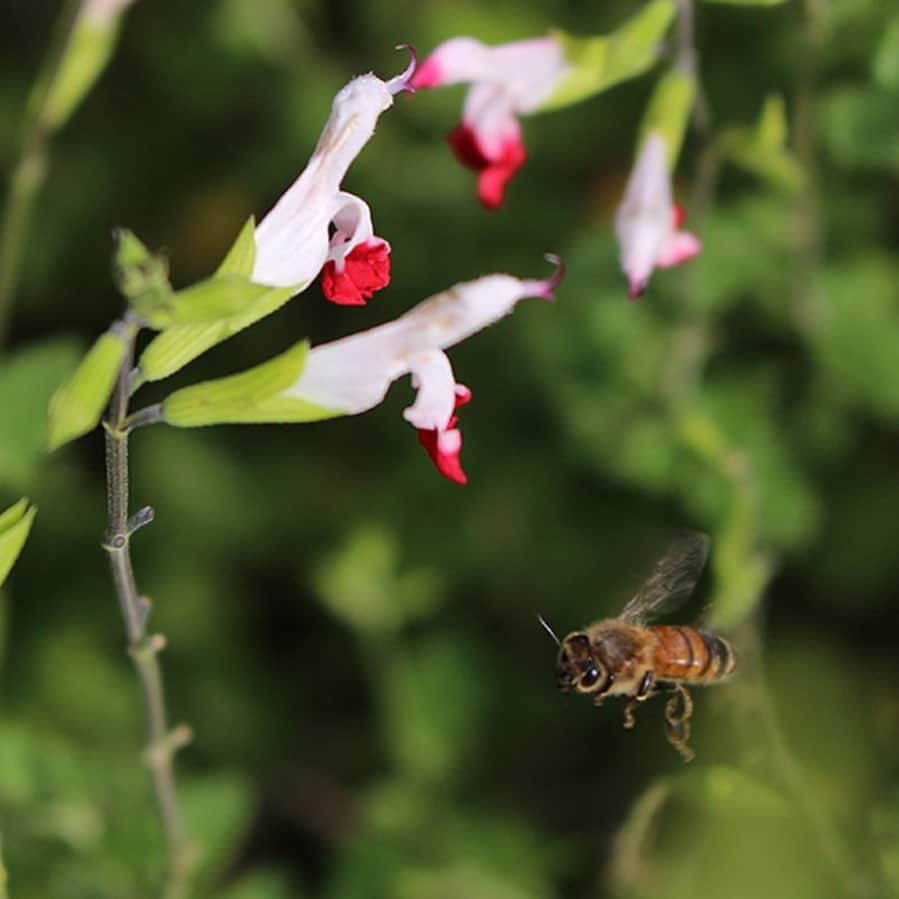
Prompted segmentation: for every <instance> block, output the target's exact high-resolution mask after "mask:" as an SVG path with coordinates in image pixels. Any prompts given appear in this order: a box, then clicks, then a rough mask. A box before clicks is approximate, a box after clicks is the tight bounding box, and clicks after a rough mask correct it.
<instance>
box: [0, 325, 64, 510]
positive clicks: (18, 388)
mask: <svg viewBox="0 0 899 899" xmlns="http://www.w3.org/2000/svg"><path fill="white" fill-rule="evenodd" d="M80 355H81V351H80V348H79V347H78V345H77V343H76V342H75V341H73V340H68V339H55V340H49V341H40V342H35V343H32V344H29V345H27V346H24V347H22V348H21V349H18V350H16V351H15V352H13V353H11V354H10V355H9V356H8V357H6V358H5V359H4V361H3V365H2V366H0V409H2V410H3V413H2V415H0V484H3V485H4V486H7V487H9V488H11V489H13V490H15V491H16V492H25V491H27V490H30V489H31V488H32V485H33V483H34V478H35V475H36V473H37V467H38V463H39V461H40V460H41V458H42V457H43V453H44V450H45V449H46V446H47V428H48V420H47V405H48V404H49V402H50V397H51V396H52V395H53V392H54V391H55V390H56V388H57V387H58V386H59V384H60V383H61V382H62V381H63V380H64V379H65V377H66V375H67V374H69V372H71V371H72V370H73V369H74V368H75V366H76V365H77V364H78V359H79V356H80Z"/></svg>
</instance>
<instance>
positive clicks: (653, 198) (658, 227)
mask: <svg viewBox="0 0 899 899" xmlns="http://www.w3.org/2000/svg"><path fill="white" fill-rule="evenodd" d="M682 224H683V212H682V210H681V208H680V207H679V206H676V205H675V203H674V201H673V199H672V191H671V173H670V170H669V168H668V160H667V147H666V144H665V138H664V137H663V136H662V134H661V133H660V132H659V131H650V132H649V134H648V135H647V137H646V139H645V140H644V142H643V145H642V147H641V148H640V153H639V155H638V156H637V161H636V163H635V165H634V168H633V170H632V171H631V174H630V178H629V179H628V182H627V187H626V188H625V191H624V199H623V200H622V201H621V204H620V205H619V207H618V211H617V212H616V214H615V233H616V235H617V237H618V244H619V247H620V252H621V268H622V269H623V270H624V273H625V275H627V280H628V296H630V298H631V299H632V300H633V299H636V298H637V297H639V296H642V295H643V293H644V291H645V290H646V286H647V285H648V284H649V279H650V276H651V275H652V273H653V270H654V269H656V268H670V267H671V266H674V265H678V264H679V263H681V262H684V261H685V260H687V259H690V258H691V257H692V256H695V255H696V254H697V253H698V252H699V251H700V250H701V249H702V244H701V242H700V240H699V238H698V237H697V236H696V235H695V234H692V233H691V232H689V231H682V230H680V226H681V225H682Z"/></svg>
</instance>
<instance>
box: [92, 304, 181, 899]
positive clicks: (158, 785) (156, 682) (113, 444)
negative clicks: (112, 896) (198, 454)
mask: <svg viewBox="0 0 899 899" xmlns="http://www.w3.org/2000/svg"><path fill="white" fill-rule="evenodd" d="M117 327H118V328H119V329H120V331H121V333H122V334H123V336H124V338H125V341H126V346H127V351H126V353H125V358H124V359H123V360H122V365H121V367H120V369H119V374H118V379H117V381H116V386H115V390H114V392H113V395H112V399H111V401H110V404H109V411H108V413H107V416H106V418H105V420H104V427H105V429H106V498H107V509H108V514H109V528H108V530H107V532H106V536H105V539H104V541H103V548H104V549H105V550H106V551H107V553H108V554H109V560H110V564H111V566H112V578H113V581H114V583H115V588H116V594H117V595H118V600H119V608H120V610H121V613H122V620H123V622H124V624H125V633H126V635H127V639H128V654H129V655H130V656H131V659H132V661H133V663H134V667H135V670H136V672H137V676H138V680H139V681H140V685H141V690H142V692H143V696H144V706H145V708H146V716H147V735H148V744H147V747H146V751H145V753H144V758H145V761H146V763H147V765H148V767H149V768H150V773H151V776H152V779H153V790H154V793H155V795H156V805H157V809H158V812H159V817H160V820H161V822H162V827H163V830H164V832H165V839H166V847H167V862H168V865H167V867H168V871H167V880H166V887H165V893H164V895H165V897H166V899H180V897H183V896H185V895H186V894H187V887H188V882H189V880H190V874H191V869H192V867H193V858H194V850H193V846H192V844H191V842H190V839H189V838H188V835H187V831H186V829H185V826H184V819H183V816H182V814H181V809H180V806H179V803H178V796H177V792H176V789H175V772H174V767H173V757H174V754H175V752H176V750H177V749H178V748H179V747H180V746H182V745H184V743H186V742H187V741H188V740H189V739H190V732H189V730H188V729H187V728H186V727H184V726H181V727H178V728H175V729H174V730H169V727H168V723H167V713H166V703H165V690H164V688H163V681H162V670H161V668H160V665H159V658H158V656H159V652H160V650H162V649H163V648H164V646H165V640H164V639H163V637H162V636H160V635H159V634H155V635H148V634H147V627H146V625H147V615H148V613H149V610H150V603H149V600H147V599H146V598H144V597H142V596H140V594H139V593H138V591H137V583H136V581H135V578H134V568H133V566H132V563H131V535H132V534H133V533H134V531H136V530H137V529H138V528H140V527H142V526H143V525H145V524H148V523H149V522H150V521H151V520H152V517H153V512H152V509H150V508H149V507H145V508H143V509H141V510H140V511H138V512H137V513H135V514H134V515H133V516H130V517H129V514H128V496H129V493H128V472H129V469H128V436H129V433H130V430H131V428H129V427H128V426H127V419H128V382H129V373H130V371H131V364H132V360H133V354H134V340H135V337H136V335H137V325H136V324H135V323H134V322H133V321H132V320H129V319H125V320H124V321H123V322H121V323H119V325H118V326H117Z"/></svg>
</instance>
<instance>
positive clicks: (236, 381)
mask: <svg viewBox="0 0 899 899" xmlns="http://www.w3.org/2000/svg"><path fill="white" fill-rule="evenodd" d="M308 352H309V343H308V341H303V342H301V343H298V344H296V345H295V346H293V347H291V348H290V349H289V350H287V351H286V352H284V353H282V354H281V355H280V356H276V357H275V358H274V359H270V360H269V361H268V362H264V363H262V365H257V366H256V367H255V368H251V369H249V370H248V371H245V372H241V373H240V374H237V375H231V376H230V377H227V378H217V379H216V380H213V381H204V382H202V383H200V384H194V385H192V386H190V387H185V388H183V389H182V390H176V391H175V392H174V393H172V394H171V395H170V396H168V397H167V398H166V400H165V401H164V402H163V404H162V414H163V418H164V420H165V421H166V422H168V424H170V425H174V426H175V427H179V428H198V427H204V426H207V425H218V424H267V423H282V424H283V423H290V422H309V421H320V420H321V419H324V418H334V417H336V416H339V415H342V414H343V413H342V412H341V411H339V410H335V409H325V408H323V407H321V406H316V405H315V404H314V403H310V402H307V401H306V400H303V399H300V398H298V397H290V396H283V395H282V394H283V392H284V391H285V390H287V388H288V387H290V386H291V385H292V384H294V383H295V382H296V381H297V379H298V378H299V377H300V375H302V373H303V370H304V368H305V367H306V355H307V353H308Z"/></svg>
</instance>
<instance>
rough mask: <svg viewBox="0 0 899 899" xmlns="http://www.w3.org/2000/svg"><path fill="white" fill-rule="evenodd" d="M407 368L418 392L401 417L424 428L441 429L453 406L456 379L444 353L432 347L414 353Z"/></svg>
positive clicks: (445, 423) (454, 403) (447, 420)
mask: <svg viewBox="0 0 899 899" xmlns="http://www.w3.org/2000/svg"><path fill="white" fill-rule="evenodd" d="M409 371H410V372H411V373H412V386H413V387H414V388H415V389H416V390H417V391H418V393H417V394H416V396H415V402H414V403H413V404H412V405H411V406H409V407H408V408H407V409H406V410H405V411H404V412H403V418H405V419H406V421H408V422H409V423H410V424H411V425H413V426H414V427H416V428H419V429H422V430H425V431H433V430H438V431H442V430H444V429H445V428H446V426H447V424H448V423H449V420H450V418H451V417H452V415H453V410H454V409H455V406H456V379H455V377H454V376H453V369H452V366H451V365H450V361H449V359H448V358H447V355H446V353H442V352H440V351H438V350H433V351H431V352H426V353H421V354H419V355H417V356H414V357H413V358H412V359H410V360H409Z"/></svg>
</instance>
